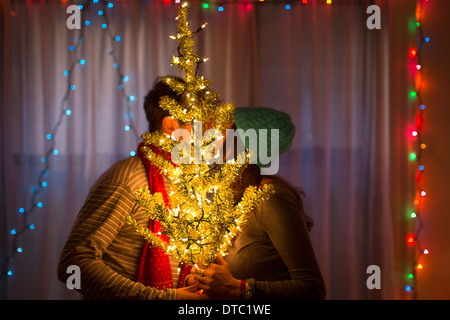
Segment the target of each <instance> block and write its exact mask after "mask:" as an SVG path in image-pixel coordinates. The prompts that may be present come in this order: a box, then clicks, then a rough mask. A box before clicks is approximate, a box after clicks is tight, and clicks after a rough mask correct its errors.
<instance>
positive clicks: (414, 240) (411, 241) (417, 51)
mask: <svg viewBox="0 0 450 320" xmlns="http://www.w3.org/2000/svg"><path fill="white" fill-rule="evenodd" d="M423 11H424V0H417V2H416V20H417V21H416V24H415V26H416V30H417V34H418V44H417V48H411V49H410V50H409V57H410V58H411V59H414V60H415V61H414V64H413V65H414V66H415V67H414V71H415V72H414V73H413V74H414V75H415V79H414V80H415V83H416V88H415V90H414V91H411V92H410V93H409V95H410V98H411V99H413V100H414V102H415V106H416V117H415V129H414V130H413V131H412V132H411V135H412V137H413V139H414V146H415V147H414V151H412V152H410V154H409V158H410V160H411V161H413V162H414V166H415V168H416V170H415V198H414V212H412V213H411V214H410V218H411V219H413V221H414V232H413V233H410V234H408V236H407V237H406V243H407V245H408V246H409V247H411V248H413V249H414V250H415V253H414V259H413V260H414V261H413V265H412V266H411V268H410V270H409V272H408V280H409V283H408V285H406V286H405V291H406V292H407V293H408V295H410V298H411V299H417V276H416V271H417V270H422V269H423V268H424V266H423V264H422V263H420V262H419V260H420V258H421V256H422V255H423V254H429V251H428V250H427V249H422V247H421V243H420V233H421V230H422V228H423V222H422V218H421V217H422V207H423V201H424V198H425V197H426V196H427V192H426V191H425V190H424V188H423V184H422V181H423V176H424V174H425V166H424V164H423V151H424V150H425V149H426V148H427V145H426V144H425V143H423V141H422V131H423V122H424V115H423V113H424V110H425V109H426V107H425V104H424V103H423V101H422V100H423V99H422V89H423V78H424V77H423V70H424V66H423V63H422V51H423V48H424V44H427V43H429V42H430V38H429V37H425V36H424V33H423V22H422V16H423Z"/></svg>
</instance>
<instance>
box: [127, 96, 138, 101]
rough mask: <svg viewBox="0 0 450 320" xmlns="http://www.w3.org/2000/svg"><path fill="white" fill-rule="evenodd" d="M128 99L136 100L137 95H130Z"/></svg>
mask: <svg viewBox="0 0 450 320" xmlns="http://www.w3.org/2000/svg"><path fill="white" fill-rule="evenodd" d="M128 99H129V100H130V101H134V100H136V98H135V96H130V97H129V98H128Z"/></svg>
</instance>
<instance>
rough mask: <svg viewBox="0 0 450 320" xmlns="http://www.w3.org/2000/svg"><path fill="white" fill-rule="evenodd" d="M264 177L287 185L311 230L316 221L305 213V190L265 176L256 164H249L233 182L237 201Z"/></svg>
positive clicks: (274, 176) (279, 179)
mask: <svg viewBox="0 0 450 320" xmlns="http://www.w3.org/2000/svg"><path fill="white" fill-rule="evenodd" d="M263 179H268V180H271V182H272V183H274V184H283V185H285V186H286V187H287V188H288V189H289V191H290V193H291V194H292V195H293V197H294V198H295V202H297V203H298V205H299V207H300V211H301V212H302V214H303V219H304V220H305V223H306V227H307V229H308V231H311V229H312V227H313V225H314V222H313V220H312V219H311V217H309V216H308V215H307V214H306V213H304V210H303V209H304V208H303V198H304V197H305V192H304V191H303V190H302V189H300V188H296V187H294V186H292V185H291V184H290V183H289V182H287V181H286V180H284V179H283V178H281V177H279V176H276V175H271V176H264V175H261V169H260V168H259V167H258V166H257V165H256V164H249V165H248V166H247V167H246V168H245V169H244V172H243V173H242V175H241V176H240V177H239V178H238V179H236V181H235V182H234V183H233V185H232V188H233V189H234V191H235V203H236V204H237V203H239V201H240V200H241V199H242V196H243V194H244V191H245V189H247V187H249V186H256V187H259V186H260V185H261V182H262V181H263Z"/></svg>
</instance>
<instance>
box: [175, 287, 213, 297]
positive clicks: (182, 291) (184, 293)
mask: <svg viewBox="0 0 450 320" xmlns="http://www.w3.org/2000/svg"><path fill="white" fill-rule="evenodd" d="M209 299H210V298H209V297H208V296H207V295H206V294H201V290H199V288H198V286H197V284H194V285H192V286H189V287H183V288H178V289H177V300H209Z"/></svg>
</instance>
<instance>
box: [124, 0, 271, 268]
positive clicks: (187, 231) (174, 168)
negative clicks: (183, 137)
mask: <svg viewBox="0 0 450 320" xmlns="http://www.w3.org/2000/svg"><path fill="white" fill-rule="evenodd" d="M188 13H189V5H188V4H187V3H183V4H182V5H181V6H180V8H179V15H178V17H177V18H176V20H177V22H178V23H177V25H178V34H177V35H176V36H171V38H172V39H176V40H178V41H180V44H179V46H178V56H177V57H173V58H172V60H171V62H172V65H173V66H175V67H177V68H179V69H181V70H182V71H184V80H185V82H180V81H178V80H177V79H176V78H173V77H171V76H167V77H164V78H163V81H164V82H165V83H166V84H168V85H169V86H170V87H171V88H172V89H173V90H174V91H175V92H177V93H178V94H181V95H183V98H184V99H183V103H182V104H178V103H177V102H176V101H175V100H173V99H170V98H169V97H162V98H161V100H160V103H159V105H160V107H161V108H163V109H165V110H168V111H169V113H170V115H171V116H172V117H173V118H174V119H177V120H179V121H180V122H181V123H186V124H187V123H193V122H194V123H195V122H196V121H202V122H201V123H204V124H207V127H208V128H203V127H200V128H199V127H196V126H195V125H194V126H193V127H194V130H200V131H201V136H200V137H204V131H205V129H211V128H214V129H216V130H217V132H223V131H224V130H225V129H226V128H227V126H228V125H229V124H230V122H231V121H232V114H233V111H234V106H233V104H232V103H223V104H218V99H219V95H218V94H217V93H215V92H213V91H212V90H210V89H209V86H210V85H211V82H210V81H207V80H206V79H204V78H203V77H199V76H197V74H196V73H197V70H198V66H199V65H200V64H201V63H203V62H205V61H206V60H207V59H199V57H198V55H197V53H196V52H195V51H194V40H193V36H195V34H196V33H198V32H199V31H201V30H202V29H203V28H204V27H205V26H206V24H204V25H202V26H201V27H200V28H199V29H198V30H197V31H195V32H191V31H190V25H189V22H188ZM194 136H195V132H194ZM142 139H143V140H144V141H145V144H146V145H147V146H149V145H153V146H156V147H158V148H160V149H161V150H163V151H165V152H167V153H171V152H172V151H173V150H174V148H175V147H176V146H177V145H178V144H179V143H181V142H179V141H174V140H173V139H172V138H171V137H169V136H167V135H166V134H164V133H162V132H159V131H158V132H153V133H149V132H146V133H144V134H143V135H142ZM219 139H220V137H219ZM212 142H214V137H213V138H211V139H205V141H201V146H200V147H201V155H202V156H204V155H205V154H207V153H208V151H210V149H207V148H208V146H209V147H210V144H211V143H212ZM183 143H185V146H186V148H187V150H189V151H190V154H183V155H182V156H183V157H187V158H185V159H187V160H195V155H196V151H195V148H196V147H197V148H198V147H199V146H198V145H197V146H195V141H190V142H185V141H183ZM147 146H144V147H143V148H142V151H143V153H144V154H145V155H146V157H147V158H148V159H149V160H150V161H151V163H152V164H153V165H155V166H157V167H158V169H159V170H160V172H161V173H162V174H164V175H166V176H167V177H168V178H169V180H170V181H171V188H170V190H169V191H168V192H167V196H168V200H169V204H170V207H165V204H164V200H163V197H162V195H161V194H160V193H155V194H151V193H150V191H149V189H148V187H142V188H140V189H139V190H138V194H137V197H136V201H137V202H138V203H139V205H140V206H141V208H142V209H143V211H144V212H145V214H147V215H148V217H149V218H150V219H157V220H158V221H159V222H160V224H161V229H162V232H163V233H164V234H166V235H167V236H168V238H169V239H170V241H169V243H168V244H167V243H165V242H164V241H162V240H161V238H160V237H158V235H156V234H154V233H153V232H151V231H150V230H149V229H148V228H146V227H143V226H142V225H140V224H139V222H137V221H136V220H135V219H133V218H132V217H131V216H129V217H127V219H126V222H127V223H128V224H130V225H131V226H133V227H134V228H135V229H136V231H137V232H139V233H140V234H141V235H142V236H143V237H144V238H145V239H146V240H147V241H148V242H149V243H150V244H151V245H154V246H158V247H160V248H162V249H163V250H165V251H166V252H167V254H169V255H170V256H171V257H172V259H174V260H175V261H178V262H180V263H188V264H198V263H203V264H209V263H211V262H212V261H214V259H215V258H216V256H217V255H218V254H220V255H224V254H225V252H226V251H227V249H228V246H229V245H230V243H231V241H232V239H233V238H234V237H235V236H236V234H237V233H238V232H239V231H240V230H241V229H242V227H243V226H244V224H245V223H246V222H247V218H248V215H249V213H250V212H251V211H253V210H255V208H256V207H257V206H258V205H259V203H260V201H262V200H263V199H265V198H267V197H268V195H269V193H271V192H273V188H272V185H270V184H265V185H264V186H263V187H261V188H257V187H254V186H251V187H248V188H247V189H246V190H245V192H244V194H243V196H242V199H241V200H240V202H239V203H237V204H236V203H235V192H234V191H233V188H232V187H231V186H232V183H234V181H235V180H236V179H237V178H238V177H239V176H240V175H241V174H242V172H243V170H244V169H245V167H246V165H247V164H248V162H249V154H248V152H247V153H246V154H242V155H239V156H238V158H237V159H236V160H233V161H231V162H229V163H226V164H223V165H220V166H218V165H216V166H210V165H209V164H208V163H206V162H205V161H202V162H201V163H192V161H190V162H189V163H187V164H178V165H174V164H173V163H172V162H170V161H168V160H167V159H166V158H165V157H163V156H159V155H156V154H155V153H154V152H153V151H152V150H151V148H149V147H147ZM197 151H198V150H197ZM172 157H173V155H172Z"/></svg>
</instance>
